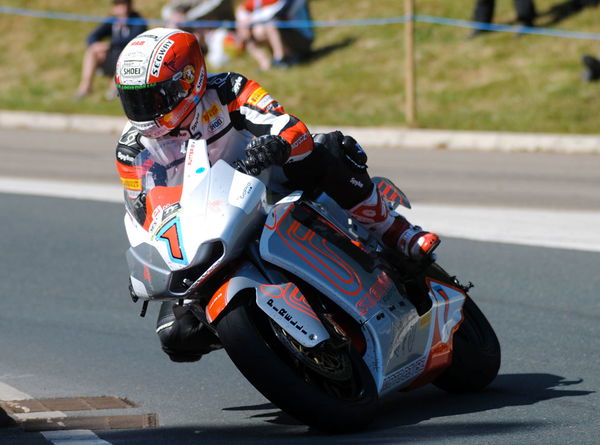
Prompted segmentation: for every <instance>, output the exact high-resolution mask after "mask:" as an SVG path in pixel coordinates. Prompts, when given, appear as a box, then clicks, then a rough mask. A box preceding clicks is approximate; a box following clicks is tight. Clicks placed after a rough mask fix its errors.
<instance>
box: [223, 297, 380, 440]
mask: <svg viewBox="0 0 600 445" xmlns="http://www.w3.org/2000/svg"><path fill="white" fill-rule="evenodd" d="M246 297H247V298H246ZM217 331H218V333H219V337H220V339H221V341H222V343H223V346H224V348H225V350H226V351H227V353H228V354H229V357H230V358H231V360H232V361H233V362H234V363H235V365H236V366H237V368H238V369H239V370H240V371H241V372H242V374H244V376H245V377H246V378H247V379H248V380H249V381H250V383H252V385H253V386H254V387H255V388H256V389H257V390H258V391H260V392H261V393H262V394H263V395H264V396H265V397H266V398H267V399H269V400H270V401H271V402H273V403H274V404H275V405H277V406H278V407H279V408H281V409H282V410H283V411H285V412H287V413H288V414H290V415H292V416H293V417H296V418H297V419H298V420H300V421H302V422H303V423H306V424H307V425H310V426H312V427H315V428H317V429H319V430H322V431H327V432H349V431H356V430H360V429H363V428H365V427H366V426H367V424H368V423H369V422H370V421H371V420H372V419H373V417H374V416H375V411H376V407H377V402H378V397H377V390H376V387H375V383H374V381H373V378H372V376H371V374H370V372H369V370H368V368H367V366H366V365H365V363H364V361H363V360H362V359H361V357H360V356H359V354H358V353H357V352H356V351H355V350H354V349H352V348H351V346H350V345H349V343H348V344H346V345H344V344H343V343H340V342H336V341H332V340H327V341H325V342H323V343H321V344H319V345H317V346H316V347H314V348H304V347H302V345H300V344H298V343H297V342H296V341H295V340H294V339H293V338H292V337H291V336H289V335H287V333H286V332H285V331H284V330H283V329H281V328H280V327H279V326H278V325H277V324H275V323H274V322H273V321H271V319H269V318H268V317H267V315H266V314H265V313H264V312H262V311H261V310H260V309H259V308H258V307H257V305H256V303H255V301H254V299H253V298H252V296H249V295H245V296H238V301H234V302H233V305H232V307H231V308H228V311H227V312H226V313H225V314H224V315H223V317H222V318H221V319H220V320H219V322H218V325H217Z"/></svg>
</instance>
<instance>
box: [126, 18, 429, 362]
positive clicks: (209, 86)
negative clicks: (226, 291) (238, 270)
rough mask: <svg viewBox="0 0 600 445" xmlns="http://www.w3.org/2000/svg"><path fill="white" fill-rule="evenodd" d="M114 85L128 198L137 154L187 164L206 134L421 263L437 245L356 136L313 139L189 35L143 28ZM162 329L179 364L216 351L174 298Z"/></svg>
mask: <svg viewBox="0 0 600 445" xmlns="http://www.w3.org/2000/svg"><path fill="white" fill-rule="evenodd" d="M115 83H116V86H117V89H118V91H119V98H120V100H121V104H122V106H123V110H124V112H125V114H126V115H127V118H128V119H129V123H128V124H127V125H126V127H125V129H124V131H123V134H122V136H121V138H120V140H119V143H118V145H117V150H116V157H117V162H116V165H117V170H118V172H119V175H120V177H121V180H122V182H123V185H124V188H125V194H126V199H132V200H133V199H136V198H137V197H138V195H139V194H140V191H141V185H140V181H139V178H137V176H136V171H135V168H134V166H133V160H134V159H135V157H136V156H137V155H138V154H139V153H140V152H141V151H143V150H153V151H160V152H161V153H162V154H164V155H165V156H167V157H169V156H170V157H171V158H169V162H182V161H183V159H184V158H185V152H183V150H181V147H182V143H185V142H186V141H187V140H189V139H199V138H203V139H205V140H206V141H207V146H208V153H209V159H210V161H211V162H212V163H214V162H216V161H217V160H218V159H223V160H225V161H227V162H229V163H233V162H235V161H239V160H245V163H246V167H247V168H248V171H249V172H250V173H251V174H253V175H258V174H260V172H261V171H262V170H264V169H266V168H269V167H272V170H273V171H274V172H275V171H277V173H278V174H275V173H274V175H273V176H275V177H276V178H277V177H279V178H280V179H279V182H280V183H281V184H283V185H285V186H286V187H287V188H288V189H302V190H305V191H308V192H310V191H314V190H317V189H318V190H322V191H324V192H326V193H327V194H328V195H330V196H331V197H332V198H333V199H334V200H335V201H336V202H337V203H338V204H339V205H340V206H341V207H342V208H344V209H345V210H346V211H347V212H348V214H349V215H350V216H351V217H352V218H354V219H355V220H357V221H359V222H360V223H362V224H363V225H364V226H366V227H367V228H368V229H369V230H371V231H372V232H374V233H375V235H377V236H378V237H379V238H380V239H381V241H382V242H383V243H384V244H386V245H387V246H390V247H393V248H397V249H398V250H400V251H401V252H402V253H403V254H405V255H407V256H408V257H410V258H413V259H417V260H418V259H422V258H423V257H425V256H427V255H430V254H431V253H432V252H433V250H434V249H435V248H436V247H437V245H438V244H439V238H438V236H437V235H436V234H433V233H430V232H426V231H424V230H422V229H421V228H420V227H418V226H413V225H412V224H410V223H409V222H408V221H407V220H406V219H405V218H404V217H402V216H401V215H398V214H396V213H394V212H390V211H389V209H388V207H387V205H386V204H385V202H384V200H383V199H382V196H381V193H380V191H379V190H378V188H377V187H375V186H374V185H373V182H372V181H371V178H370V176H369V175H368V173H367V164H366V161H367V156H366V154H365V152H364V151H363V150H362V148H361V147H360V145H359V144H358V143H357V142H356V141H355V140H354V139H353V138H351V137H349V136H343V135H342V134H341V133H340V132H333V133H329V134H320V135H315V136H314V137H313V136H312V135H311V134H310V133H309V131H308V129H307V127H306V126H305V125H304V123H302V121H300V120H299V119H298V118H297V117H295V116H293V115H291V114H288V113H286V112H285V111H284V109H283V107H282V106H281V105H280V104H279V103H278V102H277V101H276V100H275V99H273V97H271V96H270V95H269V94H268V93H267V92H266V91H265V90H264V89H263V88H262V87H261V86H260V85H259V84H258V83H256V82H255V81H253V80H250V79H247V78H246V77H244V76H243V75H241V74H237V73H218V74H212V75H209V74H208V73H207V72H206V66H205V63H204V58H203V56H202V53H201V50H200V47H199V45H198V42H197V40H196V38H195V37H194V36H193V35H192V34H190V33H187V32H184V31H181V30H177V29H168V28H156V29H151V30H149V31H146V32H144V33H142V34H140V35H139V36H137V37H136V38H135V39H133V40H132V41H131V42H130V43H129V44H128V45H127V47H125V49H124V50H123V52H122V53H121V55H120V57H119V60H118V62H117V72H116V75H115ZM276 183H277V179H276V180H274V181H273V184H272V185H273V186H274V187H275V186H277V184H276ZM269 186H271V183H270V184H269ZM191 306H192V305H190V307H191ZM191 309H193V308H191ZM157 333H158V335H159V338H160V340H161V343H162V347H163V350H164V351H165V352H166V353H167V354H168V355H169V357H170V358H171V359H172V360H174V361H194V360H198V359H199V358H200V357H201V356H202V355H203V354H204V353H207V352H209V351H210V350H212V349H215V348H218V347H219V342H218V339H217V338H216V336H215V335H214V334H213V333H212V332H211V331H210V329H209V328H207V327H206V325H205V324H203V323H201V322H200V321H198V318H197V317H196V316H195V315H194V314H193V313H192V310H189V311H178V316H177V317H176V316H175V314H174V313H173V308H172V305H171V304H170V303H163V305H162V307H161V309H160V313H159V318H158V322H157Z"/></svg>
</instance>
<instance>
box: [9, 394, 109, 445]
mask: <svg viewBox="0 0 600 445" xmlns="http://www.w3.org/2000/svg"><path fill="white" fill-rule="evenodd" d="M29 399H33V397H31V396H30V395H29V394H26V393H24V392H22V391H19V390H18V389H17V388H13V387H12V386H10V385H7V384H6V383H3V382H0V400H2V401H11V400H29ZM15 417H16V418H17V419H23V420H25V419H38V418H63V417H67V415H66V414H65V413H63V412H62V411H52V412H48V413H44V412H39V413H24V414H16V415H15ZM40 433H41V434H42V435H43V436H44V437H45V438H46V439H47V440H48V441H50V442H52V443H53V444H54V445H112V444H111V443H110V442H106V441H105V440H102V439H100V438H99V437H98V436H96V435H95V434H94V433H93V432H92V431H89V430H64V431H40Z"/></svg>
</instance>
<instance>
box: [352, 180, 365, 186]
mask: <svg viewBox="0 0 600 445" xmlns="http://www.w3.org/2000/svg"><path fill="white" fill-rule="evenodd" d="M350 184H352V185H354V186H356V187H360V188H363V187H364V186H365V185H364V184H363V183H362V182H360V181H359V180H358V179H356V178H350Z"/></svg>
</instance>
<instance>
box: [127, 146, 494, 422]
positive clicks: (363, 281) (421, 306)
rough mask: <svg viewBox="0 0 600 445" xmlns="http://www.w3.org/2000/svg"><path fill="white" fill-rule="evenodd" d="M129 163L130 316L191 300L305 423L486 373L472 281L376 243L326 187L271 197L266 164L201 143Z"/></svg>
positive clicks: (487, 332) (460, 388) (368, 415)
mask: <svg viewBox="0 0 600 445" xmlns="http://www.w3.org/2000/svg"><path fill="white" fill-rule="evenodd" d="M135 168H136V171H137V172H138V177H139V188H140V190H141V193H140V195H139V196H138V198H137V199H135V200H133V201H130V200H126V201H127V202H128V203H127V205H126V207H127V212H126V215H125V226H126V230H127V235H128V238H129V241H130V244H131V247H130V248H129V249H128V251H127V261H128V266H129V273H130V291H131V295H132V298H133V299H134V301H137V300H138V299H141V300H143V301H144V308H143V310H142V312H143V313H145V310H146V307H147V304H148V302H149V301H156V300H158V301H164V300H173V301H174V312H175V314H177V311H176V308H177V307H178V306H182V305H185V304H189V303H190V302H193V306H194V307H195V308H196V313H195V315H196V316H197V317H198V318H199V319H201V320H202V321H203V322H204V323H206V325H207V326H208V327H209V328H210V329H211V330H212V331H214V333H215V334H216V335H217V336H218V338H219V340H220V341H221V343H222V345H223V347H224V348H225V350H226V352H227V353H228V355H229V357H230V358H231V360H232V361H233V362H234V364H235V365H236V366H237V367H238V369H239V370H240V371H241V372H242V374H243V375H244V376H245V377H246V378H247V379H248V380H249V381H250V383H251V384H252V385H254V387H256V388H257V389H258V391H260V392H261V393H262V394H263V395H264V396H265V397H266V398H267V399H269V400H270V401H271V402H272V403H274V404H275V405H276V406H278V407H279V408H281V409H282V410H283V411H285V412H287V413H288V414H290V415H292V416H293V417H295V418H297V419H299V420H300V421H302V422H304V423H305V424H307V425H310V426H312V427H314V428H317V429H319V430H323V431H328V432H348V431H353V430H358V429H362V428H364V427H366V426H367V425H368V424H369V422H370V421H372V420H373V419H374V417H375V416H376V409H377V406H378V401H379V399H380V398H381V397H383V396H385V395H386V394H389V393H391V392H394V391H398V390H410V389H413V388H416V387H419V386H422V385H425V384H427V383H433V384H434V385H436V386H438V387H440V388H442V389H444V390H447V391H450V392H470V391H479V390H481V389H483V388H484V387H486V386H487V385H488V384H489V383H490V382H491V381H492V380H493V379H494V378H495V377H496V375H497V373H498V369H499V366H500V345H499V343H498V340H497V338H496V335H495V333H494V331H493V329H492V327H491V326H490V324H489V322H488V321H487V319H486V318H485V316H484V315H483V313H482V312H481V311H480V310H479V309H478V307H477V306H476V304H475V302H474V301H473V300H472V299H471V298H470V297H469V295H468V290H469V288H470V287H471V286H472V285H471V284H469V285H468V286H466V285H463V284H461V283H460V282H459V281H458V280H457V279H456V278H455V277H453V276H451V275H449V274H448V273H446V272H445V271H444V270H443V269H442V268H441V267H440V266H439V265H438V264H436V262H435V261H434V260H433V259H431V258H430V259H428V260H426V261H421V262H415V261H411V260H409V259H407V258H405V257H403V256H402V255H400V254H399V253H397V252H395V251H392V250H391V249H387V248H386V247H385V246H383V245H381V244H380V243H378V242H377V240H376V239H374V237H373V236H372V235H371V234H370V233H369V231H368V230H366V229H365V228H363V227H362V226H360V225H358V224H357V223H356V222H354V221H353V220H351V219H349V218H348V215H347V214H346V213H345V212H344V211H343V210H342V209H341V208H340V207H339V206H338V205H337V204H336V203H335V202H334V201H333V200H332V199H331V198H329V197H328V196H327V195H326V194H321V195H319V196H314V194H313V195H312V196H305V194H303V193H302V192H299V191H295V192H292V193H290V194H287V195H286V196H275V195H274V194H273V193H271V192H270V191H269V190H267V187H266V185H265V183H266V181H267V180H268V178H265V175H268V172H263V173H261V175H259V176H258V177H255V176H250V175H248V174H246V173H245V172H244V165H243V162H239V163H237V164H235V165H233V166H232V165H230V164H228V163H227V162H225V161H223V160H219V161H217V162H215V163H214V164H211V162H210V161H209V157H208V152H207V146H206V142H205V141H203V140H191V141H189V142H188V145H187V149H186V154H185V160H184V161H183V162H180V163H174V162H171V163H167V162H166V161H165V160H164V159H162V157H161V156H160V155H159V154H157V153H154V154H153V153H151V152H150V151H149V150H145V151H143V152H142V153H140V155H138V157H137V158H136V159H135ZM267 170H269V169H267ZM373 181H374V183H375V185H376V186H377V187H379V189H380V190H381V191H382V195H383V196H384V197H385V199H386V202H387V204H388V205H389V206H390V208H392V209H395V208H397V207H398V206H401V205H402V206H406V207H409V208H410V203H409V201H408V199H407V198H406V196H405V195H404V194H403V193H402V192H401V191H400V190H399V189H398V188H397V187H396V186H395V185H394V184H393V183H392V182H391V181H389V180H387V179H385V178H373ZM198 308H199V309H198Z"/></svg>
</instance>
